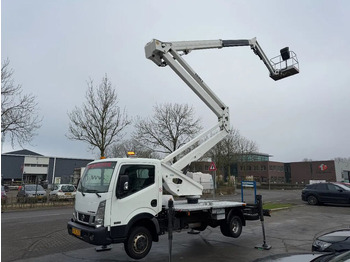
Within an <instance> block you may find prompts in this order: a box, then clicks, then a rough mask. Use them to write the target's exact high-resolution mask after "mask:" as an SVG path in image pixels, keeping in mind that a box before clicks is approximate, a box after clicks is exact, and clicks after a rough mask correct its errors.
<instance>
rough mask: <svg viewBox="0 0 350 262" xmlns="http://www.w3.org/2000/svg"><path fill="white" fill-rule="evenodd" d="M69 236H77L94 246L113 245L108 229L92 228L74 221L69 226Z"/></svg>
mask: <svg viewBox="0 0 350 262" xmlns="http://www.w3.org/2000/svg"><path fill="white" fill-rule="evenodd" d="M67 229H68V234H70V235H72V236H75V237H77V238H79V239H81V240H84V241H85V242H87V243H90V244H92V245H98V246H100V245H102V246H103V245H109V244H111V243H112V239H111V238H110V234H109V231H108V230H107V228H106V227H99V228H95V227H91V226H86V225H82V224H79V223H76V222H73V221H69V222H68V224H67Z"/></svg>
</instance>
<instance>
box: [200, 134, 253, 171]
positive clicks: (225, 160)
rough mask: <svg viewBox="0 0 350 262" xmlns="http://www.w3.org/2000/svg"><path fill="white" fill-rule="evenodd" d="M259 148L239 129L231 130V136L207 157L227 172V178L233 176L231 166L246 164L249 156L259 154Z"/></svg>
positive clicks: (215, 147) (214, 148)
mask: <svg viewBox="0 0 350 262" xmlns="http://www.w3.org/2000/svg"><path fill="white" fill-rule="evenodd" d="M258 150H259V149H258V146H257V144H256V143H255V142H254V141H251V140H249V139H247V138H245V137H243V136H241V134H240V133H239V130H237V129H233V128H232V129H231V131H230V134H229V135H228V136H227V137H226V138H225V139H223V140H222V141H221V142H219V143H218V144H217V145H216V146H214V147H213V148H212V149H211V150H210V151H209V152H208V153H207V154H206V156H209V157H211V158H212V160H213V161H214V162H215V163H216V166H217V168H220V169H222V170H226V174H227V176H228V177H229V176H231V165H232V164H233V163H237V162H241V163H242V162H245V161H246V156H247V155H248V154H251V153H254V152H257V151H258Z"/></svg>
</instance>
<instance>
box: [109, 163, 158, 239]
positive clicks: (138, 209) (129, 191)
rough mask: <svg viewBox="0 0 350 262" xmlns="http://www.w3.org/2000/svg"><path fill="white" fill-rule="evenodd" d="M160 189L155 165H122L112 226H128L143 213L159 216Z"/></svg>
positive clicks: (112, 214) (114, 202)
mask: <svg viewBox="0 0 350 262" xmlns="http://www.w3.org/2000/svg"><path fill="white" fill-rule="evenodd" d="M121 183H123V184H121ZM158 187H159V176H157V175H156V168H155V166H154V165H148V164H122V165H121V166H120V169H119V174H118V181H117V185H116V192H115V194H114V196H113V201H112V206H111V226H112V227H113V226H121V227H123V226H126V225H127V223H128V222H129V221H130V220H131V219H132V218H133V217H135V216H136V215H138V214H141V213H147V214H151V215H153V216H154V215H156V214H158V212H159V211H160V210H161V205H162V203H161V201H159V197H160V196H159V190H158ZM117 231H118V232H120V230H117ZM121 231H123V230H121Z"/></svg>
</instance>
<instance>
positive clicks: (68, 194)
mask: <svg viewBox="0 0 350 262" xmlns="http://www.w3.org/2000/svg"><path fill="white" fill-rule="evenodd" d="M64 194H65V195H66V196H70V195H71V194H72V193H64Z"/></svg>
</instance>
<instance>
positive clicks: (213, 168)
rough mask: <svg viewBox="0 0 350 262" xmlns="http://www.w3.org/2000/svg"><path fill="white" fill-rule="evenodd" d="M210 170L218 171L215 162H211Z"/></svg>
mask: <svg viewBox="0 0 350 262" xmlns="http://www.w3.org/2000/svg"><path fill="white" fill-rule="evenodd" d="M209 171H216V166H215V163H214V162H211V164H210V167H209Z"/></svg>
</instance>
